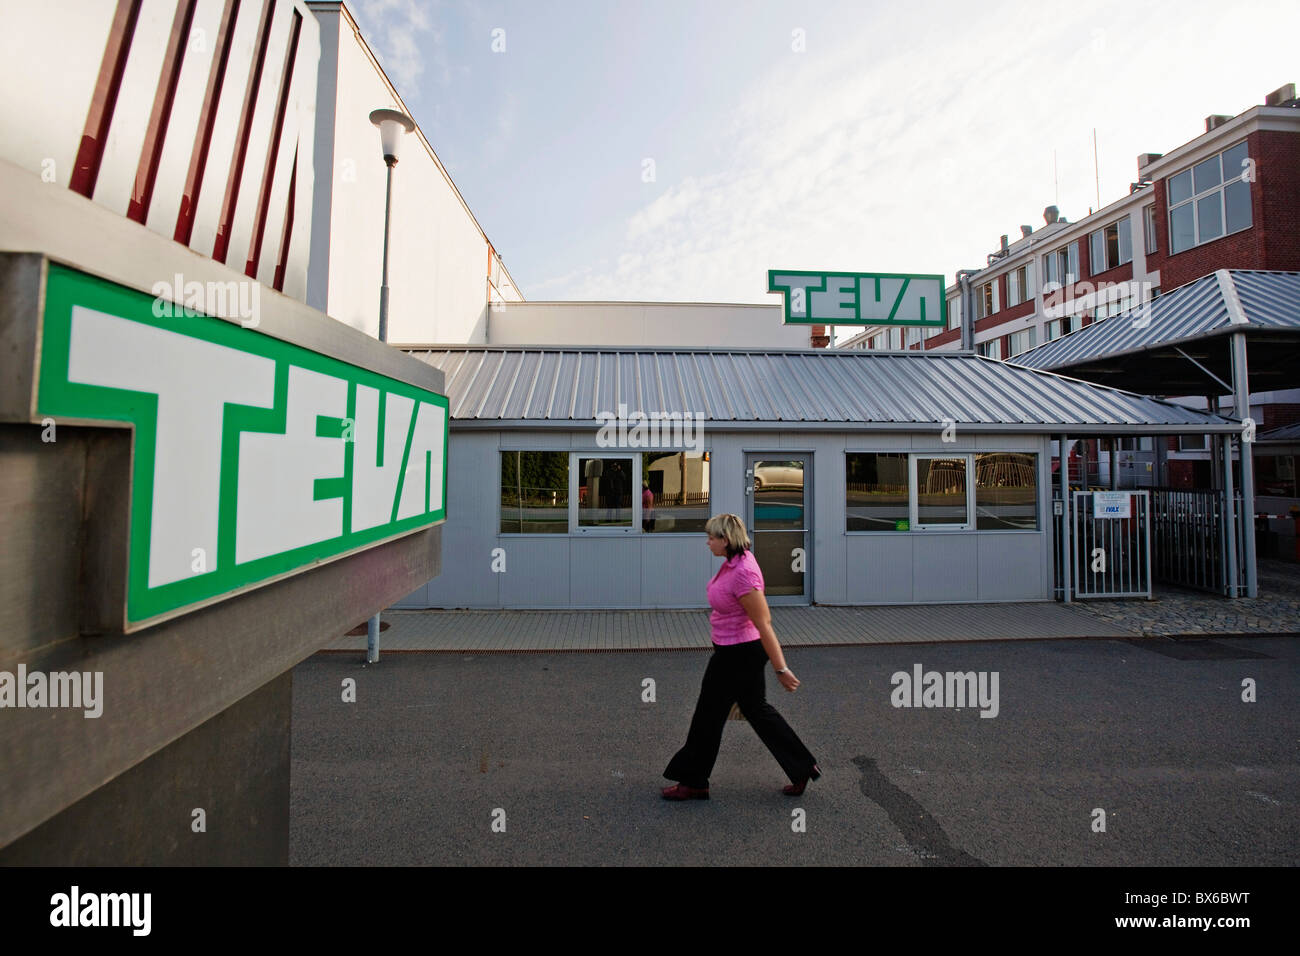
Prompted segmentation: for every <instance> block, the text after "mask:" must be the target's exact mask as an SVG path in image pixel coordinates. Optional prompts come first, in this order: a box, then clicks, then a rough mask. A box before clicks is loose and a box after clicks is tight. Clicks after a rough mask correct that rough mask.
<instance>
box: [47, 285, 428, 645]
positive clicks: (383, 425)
mask: <svg viewBox="0 0 1300 956" xmlns="http://www.w3.org/2000/svg"><path fill="white" fill-rule="evenodd" d="M154 303H155V300H154V299H153V298H152V297H151V296H148V295H145V294H143V293H140V292H136V291H134V290H131V289H126V288H123V287H122V286H118V285H115V284H112V283H109V282H105V281H103V280H101V279H97V278H94V277H92V276H88V275H85V274H83V273H80V272H75V271H72V270H70V269H66V268H63V267H60V266H57V265H54V264H51V265H50V267H49V282H48V285H47V288H46V304H45V313H44V323H43V332H42V338H41V346H40V348H41V351H40V355H41V359H40V375H39V380H38V384H37V391H36V403H35V411H36V413H37V417H38V420H39V419H53V420H54V423H56V424H64V423H68V424H98V423H101V422H112V423H121V424H125V425H128V426H130V427H131V428H132V429H133V430H134V432H135V439H134V440H135V444H134V452H133V455H132V466H131V467H132V474H131V509H130V515H131V516H130V542H129V549H128V553H127V561H128V564H127V595H126V609H127V611H126V617H127V620H126V622H124V623H125V625H126V626H127V627H128V628H130V627H131V626H132V625H136V624H139V623H140V622H152V620H161V619H163V618H164V617H170V616H174V614H175V613H178V612H179V611H181V610H184V609H186V608H190V607H193V606H196V605H200V604H204V603H209V602H210V601H212V600H213V599H215V598H218V597H220V596H222V595H227V594H229V593H230V592H232V591H236V590H240V589H246V588H249V587H253V586H256V585H259V584H265V583H267V582H268V581H271V580H273V579H275V578H280V577H284V576H287V575H289V574H292V573H294V572H296V571H299V570H301V569H304V568H306V567H309V566H311V565H313V564H317V563H320V562H323V561H326V560H329V559H331V558H336V557H339V556H341V555H343V554H346V553H348V552H351V551H355V550H357V549H360V548H364V547H366V546H369V545H372V544H374V543H376V542H379V541H381V540H384V539H387V538H392V537H396V536H398V535H401V534H405V533H407V532H409V531H413V530H416V529H419V528H423V527H427V526H429V525H432V524H434V523H436V522H438V521H441V520H443V518H444V517H445V514H446V480H445V478H446V461H447V399H446V398H445V397H444V396H442V395H439V394H437V393H436V392H430V391H426V390H424V389H421V388H417V387H415V386H413V385H409V384H407V383H405V382H399V381H397V380H395V379H391V378H388V377H386V376H383V375H379V374H377V373H374V372H371V371H369V370H367V369H363V368H358V367H356V366H354V365H349V364H347V363H345V362H342V361H339V360H337V359H333V358H329V357H326V356H324V355H320V354H317V353H315V352H311V351H309V350H307V349H305V348H301V347H299V346H296V345H291V344H289V343H287V342H282V341H280V340H279V339H275V338H272V337H270V336H268V335H263V334H262V333H260V332H256V331H253V330H252V329H248V328H241V327H239V326H238V325H235V324H233V323H230V322H226V321H222V320H219V319H213V318H209V317H207V316H204V315H198V314H188V315H187V314H185V312H183V311H182V310H179V309H178V310H175V312H176V314H175V317H167V318H159V317H157V316H156V315H155V311H156V310H155V309H154ZM323 321H324V320H323ZM56 435H57V432H56ZM55 440H57V437H56V439H55Z"/></svg>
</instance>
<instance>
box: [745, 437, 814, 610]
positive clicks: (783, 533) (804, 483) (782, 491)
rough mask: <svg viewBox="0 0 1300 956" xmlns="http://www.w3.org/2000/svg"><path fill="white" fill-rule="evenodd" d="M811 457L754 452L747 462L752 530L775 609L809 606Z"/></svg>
mask: <svg viewBox="0 0 1300 956" xmlns="http://www.w3.org/2000/svg"><path fill="white" fill-rule="evenodd" d="M810 458H811V456H810V455H808V454H806V453H804V454H798V453H791V452H771V453H761V452H751V453H749V454H748V455H747V456H746V458H745V481H746V483H747V485H746V492H745V495H746V499H747V505H746V509H747V511H746V516H745V517H746V526H747V527H748V528H749V534H750V537H751V538H753V539H754V557H755V558H756V559H757V560H758V566H759V567H760V568H762V569H763V582H764V584H765V585H766V588H767V599H768V603H769V604H807V603H808V600H809V590H808V574H809V570H810V567H811V557H810V555H809V553H808V507H807V504H808V501H807V494H808V491H809V490H810V489H811V487H812V486H811V485H810V484H809V483H808V479H809V478H810V477H811V471H810V469H809V463H810V462H809V459H810Z"/></svg>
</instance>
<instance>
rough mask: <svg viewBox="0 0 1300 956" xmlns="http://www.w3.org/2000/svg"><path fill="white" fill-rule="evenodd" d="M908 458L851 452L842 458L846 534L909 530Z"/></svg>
mask: <svg viewBox="0 0 1300 956" xmlns="http://www.w3.org/2000/svg"><path fill="white" fill-rule="evenodd" d="M907 458H908V456H907V453H906V452H865V453H862V452H850V453H849V454H847V455H845V456H844V460H845V466H844V468H845V471H844V478H845V483H844V487H845V493H846V499H845V506H844V514H845V516H846V528H847V530H849V531H906V530H907V529H908V518H909V515H910V511H909V509H910V507H911V497H910V494H909V489H908V481H907Z"/></svg>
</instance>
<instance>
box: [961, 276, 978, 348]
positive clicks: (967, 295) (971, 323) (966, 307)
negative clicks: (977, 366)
mask: <svg viewBox="0 0 1300 956" xmlns="http://www.w3.org/2000/svg"><path fill="white" fill-rule="evenodd" d="M978 274H979V270H978V269H958V270H957V284H958V285H959V286H961V347H962V348H963V349H965V350H966V351H968V352H973V351H975V309H974V308H973V306H974V304H975V302H974V295H973V294H972V293H971V284H970V280H971V277H972V276H974V275H978Z"/></svg>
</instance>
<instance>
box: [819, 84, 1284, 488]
mask: <svg viewBox="0 0 1300 956" xmlns="http://www.w3.org/2000/svg"><path fill="white" fill-rule="evenodd" d="M1137 174H1138V175H1137V181H1136V182H1134V183H1133V184H1132V185H1131V187H1130V191H1129V194H1128V195H1127V196H1124V197H1122V198H1120V199H1118V200H1116V201H1114V202H1112V203H1110V204H1109V205H1107V206H1104V207H1103V208H1101V209H1098V210H1096V211H1095V212H1090V213H1089V215H1087V216H1086V217H1084V218H1082V219H1080V220H1078V221H1076V222H1070V221H1068V220H1067V219H1065V218H1064V217H1062V216H1060V215H1059V213H1058V211H1057V209H1056V207H1054V206H1049V207H1048V208H1047V209H1046V210H1044V224H1043V225H1041V226H1039V227H1038V228H1034V227H1032V226H1028V225H1024V226H1021V227H1020V230H1019V231H1020V236H1019V238H1017V239H1016V240H1015V241H1014V242H1010V241H1008V236H1005V235H1004V236H1002V237H1001V243H1000V244H999V248H997V249H996V250H994V251H993V252H991V253H989V255H988V258H987V263H986V265H985V267H984V268H983V269H980V270H979V271H978V272H977V273H975V275H973V276H972V277H971V278H970V283H971V286H972V290H973V295H972V302H973V312H974V340H973V341H974V346H975V348H976V350H977V351H979V352H980V354H982V355H986V356H988V357H991V358H997V359H1008V360H1012V361H1014V359H1015V356H1017V355H1019V354H1021V353H1024V352H1027V351H1028V350H1029V349H1032V348H1035V347H1036V346H1038V345H1041V344H1043V343H1045V342H1049V341H1052V340H1054V339H1057V338H1059V337H1060V336H1063V335H1068V334H1070V333H1071V332H1074V331H1077V330H1078V329H1080V328H1083V327H1084V326H1087V325H1089V324H1091V323H1093V322H1096V321H1098V320H1100V319H1104V318H1106V317H1108V316H1111V315H1115V314H1117V313H1120V312H1125V311H1128V310H1130V309H1133V308H1135V307H1138V306H1141V305H1142V304H1144V303H1146V302H1149V301H1150V300H1151V299H1153V298H1154V297H1156V296H1158V295H1160V294H1161V292H1162V291H1166V292H1167V291H1170V290H1172V289H1175V288H1178V287H1180V286H1183V285H1186V284H1187V283H1189V282H1192V281H1194V280H1196V279H1198V278H1200V277H1202V276H1204V275H1207V274H1209V273H1211V272H1214V271H1215V270H1218V269H1262V270H1274V271H1295V270H1300V102H1298V101H1297V99H1296V92H1295V85H1294V84H1287V85H1286V86H1283V87H1281V88H1279V89H1277V90H1275V91H1274V92H1272V93H1270V94H1269V95H1268V96H1267V97H1266V98H1265V102H1264V103H1263V104H1262V105H1259V106H1254V107H1251V108H1250V109H1248V110H1245V111H1244V112H1242V113H1240V114H1238V115H1237V116H1222V115H1213V116H1208V117H1206V120H1205V131H1204V132H1203V133H1202V134H1201V135H1199V136H1197V137H1196V138H1195V139H1193V140H1191V141H1189V142H1187V143H1184V144H1183V145H1181V146H1179V147H1177V148H1176V149H1174V150H1171V151H1170V152H1168V153H1164V154H1160V153H1145V154H1142V155H1141V156H1139V157H1138V161H1137ZM947 296H948V315H949V324H948V328H946V329H920V328H909V329H898V328H895V329H885V328H867V329H865V330H863V331H862V332H861V333H859V334H857V335H854V336H853V337H852V338H850V339H849V340H847V341H846V342H843V343H840V344H839V346H838V347H839V348H849V349H885V350H892V349H900V348H901V349H926V350H930V349H942V350H951V349H960V348H961V347H962V329H961V325H962V322H963V321H964V319H965V317H964V316H963V314H962V301H961V290H960V287H959V286H958V285H957V284H956V283H954V284H953V285H951V286H949V287H948V289H947ZM1286 384H1287V385H1290V386H1300V379H1297V380H1296V381H1293V382H1288V383H1286ZM1175 397H1179V396H1175ZM1189 401H1191V402H1193V403H1196V404H1198V405H1202V406H1203V404H1204V402H1205V399H1204V398H1203V397H1201V396H1194V397H1192V398H1190V399H1189ZM1298 408H1300V387H1291V388H1287V389H1284V390H1280V391H1275V392H1264V393H1255V394H1252V396H1251V412H1252V415H1253V416H1254V417H1255V420H1256V421H1257V422H1258V423H1259V427H1260V429H1261V430H1262V431H1263V430H1270V429H1274V428H1278V427H1282V426H1286V425H1288V424H1291V423H1293V422H1295V421H1296V419H1297V417H1298V415H1297V409H1298ZM1169 443H1170V444H1169V449H1168V451H1169V452H1170V454H1169V456H1168V461H1169V471H1168V473H1167V474H1166V475H1165V476H1164V480H1165V481H1168V482H1171V483H1177V484H1187V483H1191V482H1194V481H1196V480H1198V479H1199V478H1201V477H1202V472H1204V471H1205V469H1206V468H1207V467H1208V457H1209V452H1208V450H1207V449H1205V448H1204V447H1203V446H1198V440H1197V439H1194V438H1193V439H1169ZM1087 451H1089V452H1090V455H1089V462H1090V464H1091V466H1092V468H1093V469H1098V468H1099V466H1100V467H1102V468H1105V467H1109V464H1108V459H1107V456H1106V454H1105V452H1104V451H1102V449H1100V448H1095V447H1094V448H1090V449H1087ZM1151 452H1152V449H1151V447H1150V445H1149V444H1147V445H1146V446H1143V445H1142V444H1141V442H1138V443H1136V444H1134V445H1133V447H1131V448H1128V449H1123V450H1121V452H1120V455H1119V461H1118V466H1119V467H1120V468H1122V469H1127V471H1128V474H1127V475H1125V476H1124V477H1125V478H1126V479H1128V480H1132V481H1133V482H1134V483H1137V484H1144V483H1153V482H1156V481H1157V476H1156V475H1155V474H1154V472H1153V471H1149V470H1148V469H1149V467H1150V464H1151V461H1152V457H1153V456H1152V455H1151ZM1094 474H1095V472H1094Z"/></svg>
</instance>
